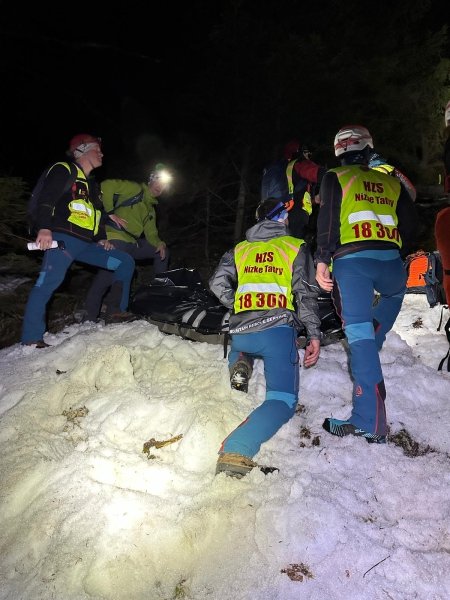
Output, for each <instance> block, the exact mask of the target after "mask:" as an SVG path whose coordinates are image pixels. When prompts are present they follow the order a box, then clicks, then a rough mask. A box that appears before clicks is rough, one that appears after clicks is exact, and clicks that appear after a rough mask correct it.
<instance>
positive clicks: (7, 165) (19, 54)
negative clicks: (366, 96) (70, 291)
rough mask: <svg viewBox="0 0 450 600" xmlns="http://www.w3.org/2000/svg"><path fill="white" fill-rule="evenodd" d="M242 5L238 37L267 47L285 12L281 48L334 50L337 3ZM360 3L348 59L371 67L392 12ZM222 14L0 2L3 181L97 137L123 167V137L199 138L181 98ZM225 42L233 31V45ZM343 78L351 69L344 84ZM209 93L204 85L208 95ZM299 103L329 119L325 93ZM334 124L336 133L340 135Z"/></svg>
mask: <svg viewBox="0 0 450 600" xmlns="http://www.w3.org/2000/svg"><path fill="white" fill-rule="evenodd" d="M226 4H227V6H228V7H229V6H230V5H233V6H235V7H237V8H236V14H237V15H238V20H239V6H240V3H239V2H234V1H233V0H230V1H229V2H227V3H226ZM241 4H243V5H247V6H251V7H253V10H254V11H255V15H254V17H255V18H254V20H252V18H250V19H249V20H248V25H247V27H248V30H250V29H253V28H256V27H258V28H260V29H261V32H262V36H263V39H264V36H266V38H267V40H268V41H270V39H271V32H272V28H273V23H274V21H275V20H276V19H278V18H280V14H279V13H280V11H284V12H283V15H282V16H283V19H284V20H285V21H286V23H287V26H286V31H285V38H286V40H288V39H289V36H290V34H291V33H295V34H297V35H298V34H299V33H301V32H302V31H303V30H304V31H305V32H309V33H310V32H311V31H313V30H314V28H315V27H319V26H320V27H321V28H322V33H323V32H324V31H326V30H327V29H326V28H330V34H329V35H330V36H333V40H334V39H335V40H336V42H335V43H336V49H338V48H339V32H337V31H334V30H333V24H334V14H333V11H336V10H337V9H339V10H342V8H343V7H345V6H346V5H345V4H342V3H339V2H332V1H330V2H327V1H326V0H324V1H323V2H322V3H321V4H320V6H315V7H313V6H308V7H307V8H305V4H306V3H304V2H294V1H293V0H276V1H275V0H273V1H272V0H261V1H260V2H251V3H250V2H247V1H246V0H243V1H242V2H241ZM360 4H362V5H364V6H363V7H362V9H361V10H364V11H367V29H364V30H360V29H359V30H357V31H355V36H354V39H355V56H358V55H360V54H361V52H367V55H368V57H370V54H373V53H376V52H377V47H376V40H377V36H379V35H382V33H381V32H382V30H381V32H380V23H381V24H382V23H383V19H386V18H387V16H388V15H389V12H390V11H388V10H384V9H386V8H388V7H389V6H390V5H391V4H390V3H389V2H382V1H381V2H378V3H376V6H372V5H371V6H370V7H368V6H367V5H366V3H360ZM433 4H434V5H436V4H437V3H433ZM224 5H225V4H224V3H223V2H214V1H213V0H210V1H205V0H193V1H192V2H190V3H188V4H186V3H185V4H182V6H181V7H177V8H176V9H175V8H174V7H173V5H171V4H169V3H162V2H161V3H155V2H152V3H148V2H143V1H142V2H141V1H139V2H134V1H132V2H128V3H122V4H120V5H119V7H118V9H116V8H113V7H112V5H108V4H106V3H103V2H102V3H100V2H99V3H94V2H92V3H90V5H89V4H88V3H71V4H68V3H64V4H61V3H60V2H44V3H33V4H31V5H30V6H27V8H26V9H25V7H24V6H23V5H21V4H19V3H17V2H16V3H14V2H0V8H1V11H2V16H1V22H0V75H1V81H2V94H1V105H2V111H1V114H2V125H1V130H2V140H3V143H2V144H1V148H0V160H1V169H0V170H1V172H3V173H4V174H7V175H20V176H23V177H25V178H28V179H31V180H33V179H34V178H36V177H37V176H38V175H39V173H40V172H41V170H42V169H43V167H44V166H45V165H47V164H48V163H50V162H53V161H54V160H59V159H60V158H61V155H62V153H63V152H64V150H65V149H66V148H67V144H68V140H69V139H70V138H71V137H72V136H73V135H74V134H76V133H80V132H90V133H93V134H96V135H99V136H100V137H102V138H103V140H104V152H105V162H107V161H112V160H113V157H114V158H116V159H117V157H121V156H124V155H125V154H126V153H127V151H128V147H127V143H126V142H127V136H128V137H129V136H132V135H136V133H137V132H138V130H139V128H141V129H142V131H145V132H147V133H148V132H150V133H152V134H154V135H157V136H160V137H161V138H163V139H164V140H165V141H168V142H170V140H171V139H174V140H175V139H176V136H177V134H178V133H179V131H180V130H186V131H188V132H189V131H191V132H194V133H195V134H196V135H202V134H203V133H204V134H205V135H206V134H207V133H208V132H207V129H208V126H206V127H205V125H203V127H204V129H205V130H204V131H198V130H197V131H196V127H197V122H196V120H195V118H194V116H193V115H191V114H190V112H189V109H188V108H187V107H186V105H185V104H184V103H183V102H184V101H183V98H184V97H185V95H186V93H188V92H189V89H190V86H191V82H192V81H194V80H197V85H198V75H199V73H200V72H201V68H202V66H203V64H204V62H205V60H207V59H208V60H211V48H212V46H211V35H212V34H213V33H214V31H215V28H216V27H217V25H218V24H219V23H220V20H221V15H222V11H223V7H224ZM100 7H101V8H100ZM339 7H340V8H339ZM62 10H63V11H64V13H65V14H63V13H62ZM411 10H414V2H411ZM277 11H278V13H277ZM371 11H373V16H372V17H371ZM250 15H251V13H250ZM247 16H248V11H247ZM446 18H447V17H445V16H444V17H443V16H442V11H440V10H439V9H438V8H437V7H436V8H434V9H433V10H432V12H431V13H430V15H429V17H428V20H427V26H430V24H431V25H432V26H433V27H435V28H436V27H438V26H441V25H442V24H443V23H441V20H442V19H446ZM375 19H376V23H375V24H374V23H373V22H374V20H375ZM349 27H350V28H351V24H349ZM400 33H401V32H400ZM232 36H233V31H231V30H230V32H229V38H230V40H231V39H232ZM352 39H353V38H352ZM225 40H226V37H225ZM368 45H370V48H369V50H368ZM244 47H245V40H244ZM216 48H217V47H216ZM330 59H331V57H330ZM312 68H315V67H314V65H312ZM326 68H327V65H326V64H325V65H320V66H319V65H318V66H317V71H318V73H319V75H320V72H321V70H324V71H326ZM351 68H352V66H351V64H348V65H347V70H348V72H349V73H350V74H351ZM305 79H307V74H305ZM209 83H210V82H209V81H208V80H207V79H205V81H204V82H203V84H204V88H205V91H206V90H207V91H208V92H210V90H209V89H208V86H209ZM267 84H268V87H267V93H268V94H272V95H273V94H274V93H276V90H274V89H271V87H270V81H268V82H267ZM245 91H246V90H245V89H243V90H242V92H243V93H245ZM239 92H240V90H238V93H239ZM302 93H305V94H306V93H312V94H314V93H317V94H318V95H319V96H320V99H321V102H322V106H325V110H324V109H322V114H324V118H325V117H326V116H327V115H325V113H326V112H327V111H326V108H327V102H328V104H329V107H330V110H332V109H333V103H334V98H333V90H327V89H325V90H321V89H318V88H317V86H316V89H314V90H310V89H308V88H307V81H306V82H305V90H302ZM261 100H264V98H261ZM282 101H283V99H282V100H281V102H282ZM125 108H126V110H125ZM225 110H226V106H225ZM370 110H373V107H370V109H368V112H369V111H370ZM125 113H126V114H128V115H133V117H134V118H133V119H132V122H130V119H129V118H128V122H127V121H126V120H125V121H124V117H123V115H124V114H125ZM328 117H329V115H328ZM339 118H340V117H339V115H337V116H336V124H338V125H341V124H342V123H339V121H338V119H339ZM217 119H218V121H220V114H219V115H218V117H217ZM215 126H217V123H214V124H211V128H213V127H215ZM320 126H321V123H320V120H318V127H320ZM333 127H335V125H334V123H333Z"/></svg>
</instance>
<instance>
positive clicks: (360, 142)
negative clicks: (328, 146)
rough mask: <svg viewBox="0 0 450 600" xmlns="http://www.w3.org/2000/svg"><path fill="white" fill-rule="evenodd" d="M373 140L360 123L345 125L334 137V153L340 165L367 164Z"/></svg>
mask: <svg viewBox="0 0 450 600" xmlns="http://www.w3.org/2000/svg"><path fill="white" fill-rule="evenodd" d="M371 150H373V140H372V136H371V135H370V133H369V130H368V129H366V128H365V127H363V126H362V125H345V126H344V127H341V128H340V129H339V131H338V132H337V134H336V136H335V138H334V153H335V155H336V156H337V157H338V158H339V160H340V161H341V164H342V165H355V164H363V165H368V164H369V159H370V153H371Z"/></svg>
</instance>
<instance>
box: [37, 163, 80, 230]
mask: <svg viewBox="0 0 450 600" xmlns="http://www.w3.org/2000/svg"><path fill="white" fill-rule="evenodd" d="M55 164H67V165H69V167H70V176H69V177H68V178H67V181H66V184H65V185H64V189H63V192H62V193H63V194H65V193H66V192H68V191H69V190H70V188H71V187H72V185H73V184H74V183H75V181H76V179H77V174H78V171H77V168H76V166H75V165H74V164H73V163H72V162H66V163H62V162H61V163H52V164H51V165H49V166H48V167H47V168H46V169H44V171H43V172H42V173H41V175H40V177H39V179H38V180H37V182H36V185H35V186H34V188H33V190H32V192H31V195H30V198H29V200H28V204H27V221H28V231H29V233H30V234H32V233H33V232H34V231H35V229H36V219H37V212H38V205H39V198H40V195H41V192H42V188H43V187H44V181H45V179H46V177H47V175H48V174H49V172H50V170H51V169H52V167H53V166H54V165H55Z"/></svg>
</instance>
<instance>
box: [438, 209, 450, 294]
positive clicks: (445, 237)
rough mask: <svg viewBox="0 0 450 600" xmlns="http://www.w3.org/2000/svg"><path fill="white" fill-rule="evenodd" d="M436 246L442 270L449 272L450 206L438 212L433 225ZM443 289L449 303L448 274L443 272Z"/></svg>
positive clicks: (449, 276)
mask: <svg viewBox="0 0 450 600" xmlns="http://www.w3.org/2000/svg"><path fill="white" fill-rule="evenodd" d="M434 235H435V238H436V247H437V249H438V250H439V254H440V255H441V258H442V266H443V268H444V271H448V272H449V273H450V206H448V207H447V208H444V209H442V210H441V211H440V212H438V214H437V217H436V224H435V226H434ZM444 290H445V296H446V298H447V304H448V303H450V274H449V275H446V274H444Z"/></svg>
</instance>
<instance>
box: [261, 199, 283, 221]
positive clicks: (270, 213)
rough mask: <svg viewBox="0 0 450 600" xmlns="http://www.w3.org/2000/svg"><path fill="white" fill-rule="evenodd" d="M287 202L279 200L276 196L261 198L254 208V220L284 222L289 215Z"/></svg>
mask: <svg viewBox="0 0 450 600" xmlns="http://www.w3.org/2000/svg"><path fill="white" fill-rule="evenodd" d="M287 204H288V203H286V202H280V200H279V199H278V198H266V199H265V200H262V201H261V202H260V203H259V204H258V206H257V208H256V214H255V217H256V220H257V221H258V223H259V222H260V221H277V222H279V223H286V221H287V218H288V216H289V214H288V209H287V207H286V205H287Z"/></svg>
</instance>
